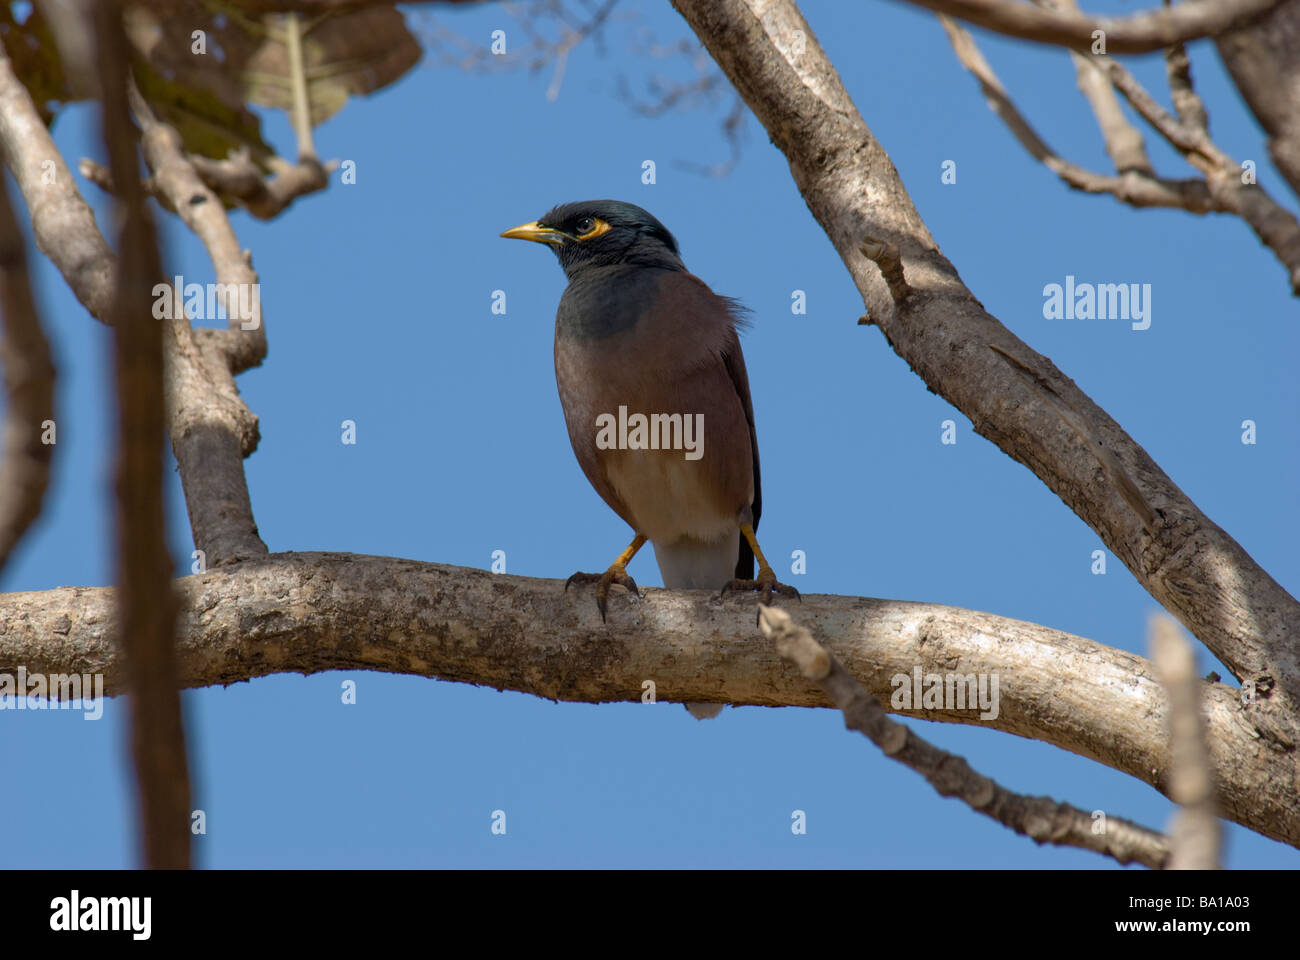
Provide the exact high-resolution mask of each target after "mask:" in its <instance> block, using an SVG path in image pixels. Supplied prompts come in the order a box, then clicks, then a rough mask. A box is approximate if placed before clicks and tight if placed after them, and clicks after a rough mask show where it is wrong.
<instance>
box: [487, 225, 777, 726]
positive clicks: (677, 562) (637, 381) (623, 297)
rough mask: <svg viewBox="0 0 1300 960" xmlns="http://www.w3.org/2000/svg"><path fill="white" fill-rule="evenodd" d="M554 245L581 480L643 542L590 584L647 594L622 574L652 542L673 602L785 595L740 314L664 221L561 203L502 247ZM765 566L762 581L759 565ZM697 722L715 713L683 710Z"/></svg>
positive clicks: (599, 592) (599, 590)
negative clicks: (690, 264) (766, 521)
mask: <svg viewBox="0 0 1300 960" xmlns="http://www.w3.org/2000/svg"><path fill="white" fill-rule="evenodd" d="M501 236H503V237H510V238H515V239H520V240H533V241H536V242H538V243H545V244H548V245H549V246H550V247H551V249H552V250H553V251H554V252H555V255H556V257H558V258H559V261H560V266H561V267H563V268H564V272H565V274H566V275H567V276H568V278H569V285H568V287H567V288H566V289H565V291H564V295H563V296H562V297H561V298H560V306H559V310H558V311H557V312H556V315H555V380H556V384H557V386H558V387H559V391H560V402H561V404H562V405H563V407H564V418H565V421H566V423H567V424H568V428H569V440H570V442H571V443H572V444H573V452H574V453H575V454H576V455H577V458H578V463H579V465H580V466H581V467H582V471H583V473H585V474H586V475H587V479H588V480H589V481H591V485H592V486H593V487H595V488H596V492H597V493H598V494H600V497H601V499H603V500H604V501H605V502H606V503H607V504H609V506H610V508H611V509H613V511H614V512H615V513H617V514H618V515H619V516H620V517H622V518H623V519H624V520H625V521H627V523H628V525H629V526H630V527H631V528H632V529H633V531H634V532H635V537H634V538H633V540H632V542H631V544H629V545H628V547H627V549H626V550H624V551H623V552H622V553H621V554H619V556H618V557H617V559H615V560H614V562H613V563H612V564H610V566H609V568H608V569H607V570H606V571H605V572H604V573H600V574H593V573H575V574H574V575H573V576H572V577H570V578H569V581H568V583H566V584H565V589H566V590H567V589H568V586H569V584H571V583H595V584H596V605H597V607H598V608H599V610H600V615H601V619H602V620H603V619H604V618H605V614H606V602H607V597H608V594H609V588H610V586H611V585H613V584H620V585H622V586H624V587H626V588H627V589H628V590H630V591H632V592H633V593H635V594H638V596H639V591H638V590H637V586H636V583H635V581H633V579H632V578H631V577H630V576H628V573H627V565H628V563H629V562H630V561H631V560H632V558H633V556H635V555H636V552H637V551H638V550H640V549H641V547H642V546H644V545H645V543H646V541H647V540H649V541H650V542H651V543H652V544H654V550H655V560H656V561H657V562H658V564H659V572H660V573H661V574H662V576H663V581H664V586H665V587H668V588H669V589H699V588H703V589H710V590H719V589H721V591H722V592H724V593H725V592H726V591H727V590H760V591H762V592H763V600H764V601H765V602H769V601H770V599H771V597H772V596H773V595H774V594H778V593H779V594H784V595H786V596H794V597H797V596H798V591H796V590H795V589H794V588H793V587H788V586H786V585H785V584H782V583H779V582H778V581H777V579H776V575H775V574H774V573H773V572H772V568H771V566H770V565H769V564H768V562H767V560H766V559H765V558H764V557H763V552H762V550H760V549H759V546H758V540H757V539H756V536H755V531H756V530H757V529H758V520H759V516H760V514H761V512H762V503H763V500H762V489H761V486H760V482H759V469H758V437H757V434H756V433H755V430H754V408H753V404H752V402H751V401H750V396H749V377H748V375H747V374H746V372H745V358H744V355H743V354H742V353H741V350H740V339H739V337H738V336H737V331H738V328H740V327H741V326H743V325H744V320H743V319H742V316H741V314H742V311H743V308H742V307H741V306H740V305H739V304H738V303H737V302H736V301H735V300H732V299H730V298H728V297H722V296H719V295H718V294H716V293H714V292H713V291H712V290H710V289H709V287H708V286H707V285H706V284H705V283H704V282H703V281H702V280H700V279H699V278H698V277H696V276H694V275H693V274H691V273H690V272H689V271H688V270H687V269H686V266H685V265H684V264H683V263H682V259H681V256H680V254H679V252H678V247H677V241H676V240H675V239H674V238H673V235H672V234H671V233H669V232H668V230H667V228H665V227H664V225H663V224H662V223H660V222H659V221H658V220H656V219H655V218H654V217H653V216H651V215H650V214H649V213H648V212H646V211H645V210H643V209H641V208H640V207H637V206H634V205H632V204H630V203H621V202H619V201H616V200H591V201H585V202H581V203H566V204H562V205H561V206H558V207H556V208H555V209H553V210H551V211H550V212H549V213H547V214H546V215H544V216H543V217H542V218H541V219H539V220H536V221H534V222H532V223H525V224H523V225H521V226H518V227H514V228H512V229H510V230H507V231H505V232H504V233H503V234H501ZM756 558H757V560H758V576H757V577H755V576H754V561H755V559H756ZM688 709H691V712H692V714H694V715H695V716H699V717H703V716H714V715H716V714H717V712H718V711H719V710H721V707H720V706H718V705H713V704H688Z"/></svg>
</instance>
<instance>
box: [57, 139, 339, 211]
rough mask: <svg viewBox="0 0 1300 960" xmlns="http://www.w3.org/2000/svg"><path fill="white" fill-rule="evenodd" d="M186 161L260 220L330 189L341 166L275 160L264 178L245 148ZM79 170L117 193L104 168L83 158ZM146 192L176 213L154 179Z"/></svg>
mask: <svg viewBox="0 0 1300 960" xmlns="http://www.w3.org/2000/svg"><path fill="white" fill-rule="evenodd" d="M185 159H186V160H187V161H189V163H190V164H191V165H192V166H193V167H194V169H195V171H196V172H197V173H198V175H199V178H200V179H201V180H202V181H203V182H204V183H205V184H207V185H208V187H210V188H211V189H212V190H213V191H214V192H215V193H217V194H218V195H220V197H221V199H222V201H230V202H231V203H234V204H237V205H238V206H240V207H243V208H244V209H245V210H247V211H248V212H249V213H250V214H252V215H253V216H255V217H257V219H259V220H271V219H273V218H274V217H277V216H279V215H280V214H281V213H283V212H284V211H285V209H286V208H287V207H289V205H290V204H292V203H293V202H294V201H295V200H297V199H298V198H299V197H305V196H307V195H308V194H311V193H317V192H319V191H321V190H324V189H325V188H326V187H328V186H329V174H330V173H331V172H332V171H333V170H335V169H337V168H338V165H339V162H338V161H337V160H331V161H329V162H328V163H321V162H320V161H318V160H317V159H316V158H315V157H309V158H307V159H306V160H301V161H299V162H298V163H290V162H289V161H287V160H285V159H284V158H282V157H273V158H271V160H270V161H269V163H270V164H271V166H272V167H273V169H274V170H275V171H276V172H275V174H274V175H273V176H271V177H264V176H263V175H262V171H261V169H260V168H259V167H258V166H257V164H255V163H254V162H253V159H252V156H251V155H250V154H249V152H248V150H246V149H244V150H239V151H236V152H233V153H231V154H230V156H229V157H227V158H226V159H225V160H213V159H212V158H211V157H204V156H200V155H199V154H196V153H190V154H186V156H185ZM78 170H80V172H81V175H82V176H83V177H85V178H86V179H87V180H89V181H90V182H91V183H93V184H95V186H97V187H99V188H100V189H102V190H104V191H106V192H108V193H115V192H116V188H115V187H114V185H113V178H112V176H111V175H110V174H109V172H108V170H107V168H105V167H104V166H103V165H101V164H98V163H96V162H95V161H94V160H89V159H85V158H83V159H82V160H81V163H80V164H79V166H78ZM144 189H145V191H146V192H148V194H149V195H150V196H152V197H153V198H154V199H156V200H157V201H158V202H159V203H161V204H162V205H163V207H164V208H165V209H167V210H169V211H170V212H172V213H176V212H177V211H176V210H175V209H174V208H173V207H172V205H171V201H170V200H169V199H168V198H167V196H166V194H164V193H162V192H161V191H160V190H159V189H158V185H157V184H156V183H155V182H154V179H153V177H146V178H145V179H144Z"/></svg>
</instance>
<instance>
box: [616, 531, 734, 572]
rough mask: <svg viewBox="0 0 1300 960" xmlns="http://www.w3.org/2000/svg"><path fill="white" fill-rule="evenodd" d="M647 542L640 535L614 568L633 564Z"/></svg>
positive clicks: (641, 534) (619, 558)
mask: <svg viewBox="0 0 1300 960" xmlns="http://www.w3.org/2000/svg"><path fill="white" fill-rule="evenodd" d="M645 540H646V537H645V534H644V533H638V534H637V535H636V539H634V540H633V541H632V542H631V543H629V544H628V545H627V549H626V550H624V551H623V552H622V553H620V554H619V555H618V559H617V560H615V561H614V562H613V564H612V566H615V567H621V568H623V569H626V568H627V565H628V564H629V563H631V562H632V558H633V557H635V556H636V554H637V551H638V550H640V549H641V548H642V547H644V546H645ZM755 556H757V554H755Z"/></svg>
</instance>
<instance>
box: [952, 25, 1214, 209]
mask: <svg viewBox="0 0 1300 960" xmlns="http://www.w3.org/2000/svg"><path fill="white" fill-rule="evenodd" d="M939 22H940V23H941V24H943V28H944V30H945V31H946V32H947V34H948V39H949V41H951V43H952V48H953V51H954V52H955V53H956V54H957V59H958V60H960V61H961V63H962V66H964V67H966V69H967V70H969V71H970V72H971V73H972V74H973V75H974V77H975V79H976V80H978V81H979V85H980V89H981V90H983V92H984V96H985V98H986V99H987V100H988V103H989V107H990V108H991V109H992V110H993V112H994V113H996V114H997V115H998V117H999V118H1000V119H1001V120H1002V122H1003V123H1005V124H1006V125H1007V128H1008V129H1009V130H1010V131H1011V132H1012V134H1014V135H1015V138H1016V139H1017V140H1019V141H1020V145H1021V146H1023V147H1024V148H1025V150H1026V151H1028V153H1029V155H1030V156H1032V157H1033V158H1034V159H1035V160H1037V161H1039V162H1040V163H1042V164H1043V165H1044V166H1045V167H1047V168H1048V169H1049V170H1051V171H1052V172H1053V173H1055V174H1056V175H1057V176H1058V177H1060V178H1061V180H1062V181H1064V182H1065V184H1066V185H1067V186H1069V187H1071V188H1073V189H1075V190H1080V191H1083V192H1084V193H1108V194H1111V195H1112V196H1114V197H1115V198H1117V199H1119V200H1121V201H1123V202H1124V203H1127V204H1129V205H1130V206H1133V207H1174V208H1177V209H1180V210H1187V211H1188V212H1190V213H1209V212H1210V211H1220V212H1226V209H1227V208H1225V207H1223V206H1221V205H1219V204H1218V203H1216V202H1215V200H1214V199H1213V198H1212V197H1211V195H1210V190H1209V188H1208V187H1207V186H1206V184H1205V182H1204V181H1202V180H1163V179H1160V178H1158V177H1154V176H1151V175H1150V174H1149V173H1147V172H1144V171H1147V170H1149V169H1150V163H1149V162H1148V161H1147V159H1146V152H1145V151H1144V150H1143V149H1142V140H1141V137H1140V136H1139V137H1138V138H1137V141H1136V145H1134V143H1133V140H1132V138H1131V137H1129V136H1127V134H1126V131H1125V128H1127V129H1128V130H1132V128H1131V127H1129V126H1128V123H1127V121H1126V120H1124V119H1123V114H1122V113H1119V111H1118V106H1117V105H1116V106H1115V111H1114V112H1113V113H1112V112H1111V110H1110V105H1111V104H1114V94H1113V92H1112V93H1110V97H1109V99H1110V103H1109V104H1108V103H1107V101H1106V97H1105V95H1103V94H1101V93H1100V92H1099V91H1097V90H1092V91H1091V93H1092V96H1090V98H1089V99H1090V102H1093V104H1094V109H1096V110H1097V111H1098V112H1097V116H1098V119H1099V121H1101V120H1102V118H1104V124H1103V132H1104V134H1105V135H1106V136H1107V146H1108V148H1110V149H1111V156H1112V158H1114V160H1115V162H1116V164H1117V165H1118V164H1119V163H1121V162H1122V163H1126V164H1129V168H1128V169H1125V170H1123V172H1122V173H1121V174H1120V175H1119V176H1106V175H1103V174H1100V173H1094V172H1093V171H1091V170H1087V169H1085V168H1083V167H1081V166H1078V165H1077V164H1074V163H1071V162H1070V161H1068V160H1065V159H1062V158H1061V156H1060V155H1059V154H1057V153H1056V151H1054V150H1053V149H1052V148H1051V147H1049V146H1048V145H1047V144H1046V143H1045V142H1044V141H1043V139H1042V138H1041V137H1040V136H1039V135H1038V133H1037V131H1035V130H1034V128H1033V127H1032V126H1030V124H1029V121H1028V120H1026V119H1025V118H1024V115H1023V114H1021V112H1020V111H1019V109H1017V108H1016V105H1015V104H1014V103H1013V102H1012V101H1011V98H1010V97H1009V96H1008V95H1007V92H1006V90H1005V89H1004V88H1003V86H1002V83H1001V81H999V80H998V78H997V74H995V73H994V72H993V68H992V67H990V66H989V63H988V61H987V60H985V59H984V55H983V54H982V53H980V50H979V47H977V46H976V45H975V39H974V37H972V36H971V35H970V32H969V31H968V30H966V29H965V28H964V27H962V26H961V25H960V24H958V23H957V22H956V21H955V20H953V19H952V18H951V17H945V16H940V17H939ZM1085 69H1087V71H1088V73H1090V74H1093V75H1094V76H1095V75H1096V70H1094V69H1092V67H1091V66H1090V65H1085ZM1099 79H1100V80H1101V85H1102V86H1104V87H1105V88H1106V90H1107V91H1110V89H1111V87H1110V84H1109V83H1107V82H1106V81H1105V79H1104V78H1099ZM1080 86H1081V87H1082V86H1083V83H1082V79H1081V81H1080ZM1116 114H1118V120H1117V119H1116ZM1134 133H1136V131H1134ZM1112 137H1113V138H1115V139H1114V141H1112V139H1111V138H1112Z"/></svg>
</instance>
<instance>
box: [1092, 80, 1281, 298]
mask: <svg viewBox="0 0 1300 960" xmlns="http://www.w3.org/2000/svg"><path fill="white" fill-rule="evenodd" d="M1091 60H1092V62H1093V65H1094V66H1095V67H1096V68H1097V69H1098V70H1102V71H1104V72H1105V73H1106V75H1107V77H1108V78H1109V79H1110V82H1111V83H1112V84H1114V86H1115V89H1116V90H1118V91H1119V92H1120V93H1121V94H1123V95H1124V98H1125V99H1126V100H1128V102H1129V103H1130V104H1131V105H1132V106H1133V109H1134V110H1136V111H1137V112H1138V113H1139V114H1141V116H1142V118H1143V119H1144V120H1146V121H1147V122H1148V123H1149V124H1151V126H1152V127H1154V128H1155V130H1156V131H1157V132H1158V133H1159V134H1160V135H1161V136H1163V137H1164V138H1165V139H1166V140H1168V141H1169V143H1170V145H1171V146H1173V147H1174V149H1176V150H1178V151H1180V152H1181V153H1182V154H1183V156H1184V157H1186V158H1187V161H1188V163H1190V164H1192V165H1193V166H1195V167H1197V168H1198V169H1200V170H1202V171H1203V172H1204V173H1205V183H1206V186H1207V188H1208V189H1209V191H1210V195H1211V196H1212V197H1213V199H1214V202H1215V203H1216V205H1218V206H1219V207H1222V208H1223V209H1225V210H1226V211H1227V212H1229V213H1233V214H1236V215H1237V216H1239V217H1241V219H1243V220H1244V221H1246V223H1247V224H1248V225H1249V226H1250V228H1251V229H1252V230H1253V231H1254V232H1255V235H1256V236H1257V237H1259V239H1260V240H1261V241H1262V242H1263V243H1264V245H1265V246H1266V247H1268V248H1269V249H1270V250H1272V251H1273V253H1274V255H1275V256H1276V257H1277V258H1278V260H1280V261H1281V262H1282V265H1283V266H1284V267H1286V269H1287V273H1288V274H1289V277H1288V279H1289V280H1290V283H1291V292H1292V293H1293V294H1295V295H1296V296H1300V221H1298V220H1297V219H1296V217H1295V215H1294V214H1293V213H1291V212H1290V211H1289V210H1287V209H1286V208H1285V207H1282V206H1281V205H1280V204H1278V203H1277V202H1276V201H1275V200H1274V199H1273V198H1272V197H1271V196H1269V194H1268V193H1267V192H1266V191H1265V190H1264V189H1263V188H1262V187H1260V186H1259V185H1258V184H1257V183H1254V182H1247V181H1248V178H1247V177H1245V176H1244V175H1243V171H1242V168H1241V167H1240V166H1239V165H1238V164H1237V163H1236V162H1235V161H1234V160H1233V159H1232V157H1230V156H1228V154H1227V153H1225V152H1224V151H1223V150H1221V149H1219V147H1218V146H1217V145H1216V144H1215V143H1214V141H1212V140H1211V139H1210V135H1209V132H1208V129H1207V128H1206V126H1205V125H1204V124H1200V123H1199V120H1201V119H1203V117H1201V116H1199V115H1198V111H1197V107H1196V105H1197V104H1199V102H1200V101H1199V99H1198V98H1196V96H1195V93H1194V92H1191V88H1190V83H1191V78H1190V74H1188V75H1187V77H1186V78H1183V77H1181V76H1180V77H1178V78H1177V79H1176V81H1175V82H1177V83H1180V84H1181V83H1184V82H1185V83H1186V84H1187V87H1186V89H1184V90H1183V91H1182V92H1181V93H1180V94H1178V95H1177V99H1178V100H1179V102H1181V103H1182V105H1183V107H1182V109H1184V110H1187V111H1189V116H1190V117H1191V119H1192V121H1193V122H1191V123H1184V122H1183V121H1182V120H1179V119H1177V118H1175V117H1174V116H1173V115H1172V114H1170V113H1169V111H1167V110H1166V109H1165V108H1164V107H1162V106H1160V104H1159V103H1157V102H1156V101H1155V99H1154V98H1153V97H1152V96H1151V95H1150V94H1149V93H1147V92H1146V90H1145V89H1144V88H1143V86H1142V85H1141V84H1140V83H1138V81H1137V78H1135V77H1134V76H1133V75H1132V74H1131V73H1130V72H1129V71H1128V70H1127V69H1126V68H1125V67H1124V65H1123V64H1121V63H1120V62H1119V61H1117V60H1113V59H1111V58H1110V57H1100V56H1093V57H1091ZM1203 112H1204V108H1203V107H1201V109H1200V113H1203Z"/></svg>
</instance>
